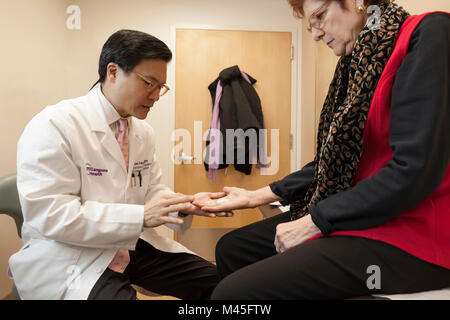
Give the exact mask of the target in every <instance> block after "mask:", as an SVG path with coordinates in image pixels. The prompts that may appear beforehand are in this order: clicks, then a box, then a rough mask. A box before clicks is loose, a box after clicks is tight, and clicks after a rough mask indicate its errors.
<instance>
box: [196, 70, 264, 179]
mask: <svg viewBox="0 0 450 320" xmlns="http://www.w3.org/2000/svg"><path fill="white" fill-rule="evenodd" d="M254 83H256V80H255V79H254V78H253V77H251V76H250V75H248V74H246V73H244V72H241V70H240V69H239V67H238V66H233V67H230V68H227V69H224V70H222V71H221V72H220V74H219V77H218V78H217V79H216V80H215V81H214V82H213V83H211V84H210V85H209V86H208V89H209V91H210V93H211V98H212V104H213V121H212V125H211V128H212V129H217V128H214V126H215V125H214V106H215V104H216V99H219V104H218V110H217V111H218V112H217V111H216V112H217V113H218V119H217V124H216V126H218V127H220V132H221V137H220V139H219V140H220V145H221V148H220V152H219V155H218V157H217V159H219V161H220V162H219V164H218V166H217V165H216V167H217V169H223V168H226V167H228V165H229V164H231V163H233V164H234V166H235V168H236V170H238V171H240V172H243V173H245V174H250V173H251V171H252V164H251V161H252V159H254V158H255V157H256V158H257V159H258V162H259V160H260V159H259V156H260V154H259V152H258V151H259V149H260V148H264V144H265V141H262V140H263V139H261V137H260V134H259V130H260V129H264V117H263V113H262V109H261V100H260V98H259V96H258V94H257V92H256V90H255V89H254V88H253V84H254ZM220 93H221V94H220ZM227 129H232V130H234V132H237V131H236V130H238V129H242V130H243V132H244V133H248V134H250V133H251V132H249V131H248V130H252V129H253V130H255V136H256V138H257V142H256V143H257V146H256V147H255V146H252V147H250V146H249V143H250V142H251V141H249V139H248V138H247V139H245V140H244V141H245V142H244V143H242V142H243V141H242V139H237V138H236V137H235V136H231V135H229V136H228V137H227ZM214 140H215V139H214V138H212V134H211V132H210V135H209V136H208V139H207V141H206V157H205V163H204V164H205V169H206V170H209V171H210V174H209V177H210V179H215V175H216V173H217V172H216V170H215V169H214V165H213V164H211V166H209V163H210V161H209V159H210V147H211V145H210V144H211V143H214ZM233 140H234V141H233ZM239 140H241V141H239ZM210 142H211V143H210ZM216 143H217V142H216ZM216 145H217V144H216ZM230 152H231V153H232V154H233V155H232V156H230V155H229V153H230ZM213 154H214V151H213ZM227 154H228V157H227ZM243 154H245V160H244V161H242V160H243V159H242V155H243ZM262 154H265V152H263V153H262ZM240 155H241V156H240ZM239 156H240V157H239ZM238 157H239V158H238ZM220 159H221V160H220ZM227 159H228V161H227ZM230 159H232V161H230ZM213 171H214V172H213Z"/></svg>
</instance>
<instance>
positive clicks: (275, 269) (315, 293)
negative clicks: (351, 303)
mask: <svg viewBox="0 0 450 320" xmlns="http://www.w3.org/2000/svg"><path fill="white" fill-rule="evenodd" d="M288 221H290V218H289V212H287V213H283V214H280V215H278V216H275V217H272V218H270V219H266V220H263V221H260V222H257V223H254V224H251V225H249V226H246V227H243V228H241V229H237V230H234V231H232V232H230V233H228V234H226V235H225V236H223V237H222V238H221V239H220V240H219V243H218V244H217V247H216V263H217V268H218V271H219V275H220V277H221V279H223V280H222V281H221V282H220V283H219V284H218V286H217V287H216V289H215V290H214V292H213V294H212V297H211V298H212V299H261V300H264V299H345V298H351V297H359V296H367V295H370V294H397V293H412V292H419V291H427V290H434V289H441V288H445V287H449V286H450V270H449V269H446V268H443V267H440V266H437V265H433V264H431V263H428V262H425V261H422V260H420V259H418V258H416V257H414V256H412V255H410V254H408V253H406V252H405V251H403V250H401V249H399V248H396V247H394V246H392V245H389V244H386V243H383V242H380V241H374V240H369V239H364V238H358V237H337V236H335V237H324V238H319V239H316V240H313V241H310V242H307V243H303V244H300V245H298V246H295V247H293V248H290V249H288V250H286V251H284V252H283V253H280V254H279V253H277V252H276V250H275V246H274V239H275V233H276V226H277V225H278V224H279V223H283V222H288ZM371 266H372V267H371ZM374 266H375V267H374ZM377 268H378V269H377ZM376 277H378V280H379V282H378V283H377V278H376Z"/></svg>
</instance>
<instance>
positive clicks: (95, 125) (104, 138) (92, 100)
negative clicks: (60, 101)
mask: <svg viewBox="0 0 450 320" xmlns="http://www.w3.org/2000/svg"><path fill="white" fill-rule="evenodd" d="M87 98H88V100H89V105H90V106H92V107H93V109H94V110H95V112H92V114H90V115H89V116H88V117H87V118H88V121H89V122H90V125H91V129H92V131H93V132H96V134H97V136H98V138H99V140H100V144H101V146H100V147H101V148H102V149H105V150H106V151H107V152H108V153H109V154H110V155H111V157H113V158H114V160H116V161H117V162H118V163H119V165H120V167H121V168H122V169H123V170H124V172H126V171H127V169H126V167H125V161H124V159H123V154H122V151H121V150H120V146H119V143H118V142H117V140H116V137H115V136H114V134H113V132H112V130H111V128H110V127H109V125H108V123H107V122H106V119H105V115H104V112H103V110H102V106H101V104H100V100H99V97H98V94H97V92H96V89H95V88H94V89H92V90H91V91H89V93H88V95H87ZM130 153H131V152H130ZM130 163H131V161H130ZM128 180H129V179H128Z"/></svg>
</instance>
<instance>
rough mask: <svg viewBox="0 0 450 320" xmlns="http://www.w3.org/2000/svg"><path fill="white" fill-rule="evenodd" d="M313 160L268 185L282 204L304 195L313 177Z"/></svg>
mask: <svg viewBox="0 0 450 320" xmlns="http://www.w3.org/2000/svg"><path fill="white" fill-rule="evenodd" d="M314 166H315V162H314V161H312V162H310V163H308V164H307V165H306V166H304V167H303V168H302V169H301V170H298V171H295V172H293V173H291V174H290V175H288V176H286V177H285V178H283V179H282V180H278V181H275V182H273V183H272V184H270V185H269V187H270V189H271V190H272V192H273V193H275V194H276V195H277V196H279V197H280V198H281V199H283V201H281V203H282V204H283V205H286V204H289V203H291V202H292V201H294V200H298V199H301V198H303V197H304V196H305V193H306V191H307V190H308V187H309V185H310V184H311V182H312V180H313V178H314Z"/></svg>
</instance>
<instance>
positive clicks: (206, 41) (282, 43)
mask: <svg viewBox="0 0 450 320" xmlns="http://www.w3.org/2000/svg"><path fill="white" fill-rule="evenodd" d="M175 60H176V61H175V63H176V67H175V69H176V90H175V91H176V94H175V95H176V96H175V128H176V132H179V133H180V132H181V134H180V135H178V136H176V137H175V144H176V145H178V146H180V145H181V146H182V147H179V148H174V150H176V151H175V153H174V158H175V159H178V156H179V154H180V153H181V152H184V153H185V154H186V155H188V156H194V157H195V159H194V160H193V161H192V162H191V163H189V164H188V163H186V164H175V168H174V174H175V191H176V192H180V193H184V194H195V193H197V192H201V191H221V190H222V188H223V187H224V186H237V187H242V188H246V189H250V190H254V189H257V188H260V187H263V186H267V185H268V184H269V183H271V182H273V181H275V180H278V179H281V178H283V177H284V176H286V175H288V174H289V172H290V145H289V136H290V131H291V128H290V123H291V33H289V32H256V31H224V30H198V29H177V31H176V59H175ZM234 65H238V66H239V68H240V69H241V70H242V71H244V72H246V73H248V74H249V75H251V76H252V77H253V78H255V79H256V80H257V82H256V84H255V85H254V87H255V89H256V91H257V92H258V95H259V97H260V98H261V103H262V109H263V114H264V119H265V125H266V128H267V130H268V135H267V146H268V147H267V150H268V151H267V152H268V156H269V157H271V158H272V159H274V156H275V155H271V154H270V151H271V150H276V149H277V148H276V147H278V150H277V151H276V152H277V153H278V162H279V165H278V170H276V172H273V174H270V175H262V174H261V171H260V170H259V169H257V168H256V166H255V165H253V167H252V173H251V175H245V174H243V173H241V172H238V171H236V170H235V169H234V166H233V165H230V166H229V167H228V169H227V170H226V171H225V170H219V174H218V178H217V180H208V173H207V171H206V170H205V168H204V166H203V155H204V151H205V141H204V137H205V132H206V131H207V130H209V128H210V126H211V118H212V100H211V96H210V93H209V91H208V86H209V84H211V83H212V82H213V81H214V80H215V79H216V78H217V77H218V75H219V73H220V71H222V70H223V69H225V68H228V67H231V66H234ZM271 129H277V130H278V134H279V139H278V141H277V140H275V142H274V143H275V145H273V146H272V141H271V139H272V138H273V137H275V136H276V134H275V133H274V132H275V131H271ZM186 134H188V136H187V135H186ZM272 136H273V137H272ZM199 155H201V156H199ZM199 158H201V159H199ZM271 165H273V163H270V164H269V165H268V166H269V169H268V171H271V169H270V166H271ZM273 168H274V167H272V169H273ZM261 218H262V216H261V214H260V212H259V210H258V209H248V210H240V211H235V216H234V217H232V218H216V219H211V218H204V217H197V216H196V217H194V221H193V225H192V228H193V229H195V228H206V229H208V228H238V227H241V226H244V225H246V224H249V223H252V222H255V221H258V220H260V219H261ZM194 249H195V248H194Z"/></svg>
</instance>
